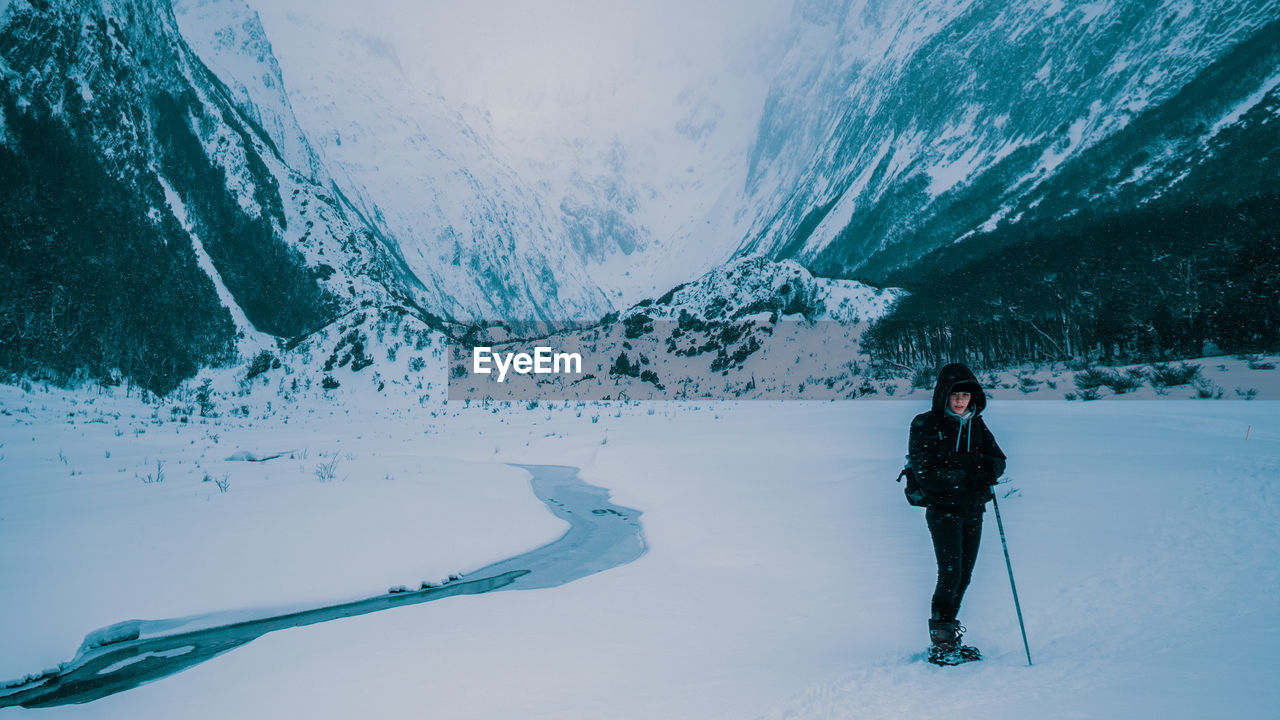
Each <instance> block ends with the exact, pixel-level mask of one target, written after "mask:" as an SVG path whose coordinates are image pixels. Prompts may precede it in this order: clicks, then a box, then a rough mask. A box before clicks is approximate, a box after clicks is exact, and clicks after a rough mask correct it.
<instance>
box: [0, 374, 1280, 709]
mask: <svg viewBox="0 0 1280 720" xmlns="http://www.w3.org/2000/svg"><path fill="white" fill-rule="evenodd" d="M925 402H926V400H925V399H924V397H923V396H920V397H908V398H901V399H895V400H879V401H868V400H856V401H846V402H835V403H816V402H780V403H774V402H741V403H707V402H703V403H632V404H629V405H623V404H618V403H613V404H609V403H599V404H589V405H585V406H581V407H579V406H577V405H572V404H571V405H569V406H568V407H562V406H559V405H556V406H553V407H548V406H547V405H542V406H539V407H534V408H532V409H530V408H526V407H497V408H489V409H482V408H478V407H473V408H470V409H463V408H461V407H458V406H457V405H456V404H449V405H447V406H443V408H439V409H437V413H436V416H434V417H433V416H431V415H430V413H428V412H427V411H425V410H423V409H420V408H414V409H409V408H399V407H395V406H393V405H378V404H375V402H374V401H372V399H371V400H370V401H369V402H367V403H366V404H364V405H359V404H356V405H349V406H347V407H345V408H343V407H341V406H336V405H335V406H333V407H329V408H324V407H318V408H316V409H317V410H318V412H316V413H311V414H304V413H302V412H301V411H297V410H296V409H295V411H294V412H292V413H289V412H287V411H283V410H282V411H280V412H277V413H276V414H275V415H273V416H271V417H269V418H266V419H253V420H248V419H244V418H237V417H220V418H204V419H201V418H191V420H190V421H189V422H174V421H171V420H168V419H165V418H163V416H155V417H153V413H154V408H153V407H152V406H150V405H147V404H144V403H141V402H139V401H137V400H136V398H124V397H117V398H111V397H109V396H107V395H101V396H99V395H96V394H93V393H86V392H83V391H82V392H78V393H75V392H67V391H61V390H48V391H46V390H42V389H40V388H39V387H35V388H32V389H31V390H30V391H26V392H24V391H23V390H21V389H19V388H15V387H9V386H4V387H0V409H2V410H3V412H2V413H0V443H3V445H2V446H0V575H3V577H4V578H5V579H6V582H5V583H3V584H2V585H0V608H3V609H4V612H3V613H2V614H0V637H3V638H4V642H3V644H2V645H0V677H3V678H11V679H15V680H16V679H19V678H22V677H24V676H25V675H27V674H32V673H39V672H41V671H42V670H44V669H46V668H53V667H55V666H56V665H57V664H58V663H60V662H64V661H66V660H68V659H69V658H70V657H71V656H72V654H73V653H74V652H75V648H77V647H78V646H79V645H80V643H81V641H82V639H83V638H84V637H85V635H86V634H87V633H90V632H91V631H94V630H95V629H97V628H103V627H106V626H109V625H112V624H115V623H118V622H121V621H125V620H129V619H132V618H141V619H161V618H184V617H190V616H194V615H202V614H206V613H236V612H242V611H248V610H250V609H253V608H262V607H273V606H275V607H298V606H309V607H313V608H314V607H317V606H322V605H326V604H334V603H339V602H343V601H347V600H351V599H353V598H367V597H370V596H374V595H379V594H383V593H386V591H387V590H388V589H389V588H393V587H398V586H401V585H403V586H406V587H407V588H410V589H413V588H417V587H419V583H421V582H432V583H433V584H439V583H441V582H445V583H446V584H445V587H447V586H448V584H447V582H446V580H447V578H448V576H449V575H451V574H459V573H461V574H462V575H463V581H466V580H470V579H472V578H473V577H477V576H476V575H474V573H475V572H476V571H477V570H479V569H482V568H484V567H485V566H486V565H489V564H492V563H496V562H499V561H501V560H503V559H504V558H509V557H512V556H514V555H519V554H520V553H524V552H527V551H530V550H533V549H536V548H539V547H541V546H543V545H545V544H547V543H550V542H553V541H555V540H556V539H557V538H559V537H561V536H562V535H563V534H564V533H565V530H566V528H567V525H566V523H565V522H564V521H563V520H560V519H557V518H556V517H555V516H554V515H552V514H550V513H548V512H547V507H546V506H545V505H544V504H543V503H542V502H540V501H539V499H538V497H537V496H536V495H535V493H534V492H531V489H530V484H529V478H530V475H529V473H528V472H526V471H525V470H522V469H520V468H518V467H514V466H512V465H510V464H508V463H529V464H534V463H545V464H554V465H568V466H574V467H577V468H579V469H580V470H579V476H580V477H581V478H582V480H583V481H585V482H587V483H590V484H591V485H595V486H599V487H604V488H608V490H609V491H610V493H611V501H612V502H613V503H616V504H617V506H620V507H625V508H634V509H635V510H637V511H639V512H641V513H643V515H641V516H640V523H641V524H642V526H643V533H644V542H645V543H646V548H647V551H646V552H644V554H643V555H641V556H639V557H638V559H636V560H634V561H633V562H629V563H626V564H622V565H618V566H617V567H612V568H610V569H606V570H604V571H602V572H598V573H594V574H590V575H587V576H585V577H581V578H578V579H574V580H573V581H571V582H567V583H565V584H559V585H556V586H554V587H543V588H539V589H530V590H529V591H527V592H499V593H487V594H482V595H469V596H463V597H450V598H445V599H441V600H440V601H439V602H432V603H428V604H425V605H424V604H415V605H409V606H406V607H400V608H396V609H392V610H387V611H385V612H378V613H373V614H366V615H361V616H358V617H349V618H343V619H335V620H332V621H330V622H325V623H321V624H315V625H310V626H307V627H299V628H294V629H287V630H281V631H279V632H272V633H270V634H267V635H264V636H262V637H259V638H258V639H256V640H254V641H253V642H249V643H247V644H245V645H243V646H242V647H239V648H237V649H235V650H233V651H231V652H227V653H225V654H222V655H219V656H217V657H214V658H213V659H211V660H209V661H207V662H204V663H202V664H199V665H196V666H195V667H192V668H191V669H188V670H186V671H184V672H181V673H178V674H176V675H173V676H170V677H165V678H162V679H159V680H157V681H155V682H151V683H148V684H145V685H142V686H141V687H138V688H136V689H132V690H129V691H126V692H121V693H118V694H115V695H111V696H108V697H105V698H102V699H100V700H96V701H94V702H92V703H89V704H84V705H68V706H62V707H57V708H52V709H42V710H24V709H21V708H14V709H8V710H5V711H4V713H5V714H6V716H12V717H20V716H25V715H27V714H29V713H30V714H32V715H34V714H36V713H39V714H40V716H42V717H92V718H126V717H127V718H168V717H189V718H225V717H230V716H242V717H301V716H308V717H319V718H348V717H368V716H377V715H400V716H411V717H417V716H423V715H428V714H429V715H432V716H439V717H449V718H501V717H531V718H541V717H545V718H566V717H575V718H576V717H582V718H605V717H608V718H750V717H778V718H781V717H787V718H833V717H850V718H853V717H857V718H899V717H943V716H945V717H984V718H1006V717H1007V718H1013V717H1026V716H1028V715H1031V714H1038V715H1044V716H1048V717H1088V718H1094V717H1096V718H1112V717H1150V716H1162V717H1187V718H1200V717H1210V716H1220V715H1222V714H1223V713H1226V714H1228V715H1230V716H1233V717H1267V716H1269V715H1270V713H1271V710H1272V709H1273V708H1274V706H1275V703H1276V701H1277V700H1280V690H1277V689H1276V687H1275V685H1274V683H1273V682H1271V680H1272V679H1273V672H1272V670H1271V667H1270V664H1269V659H1270V656H1271V654H1272V652H1273V648H1274V647H1275V646H1276V643H1277V641H1280V613H1277V611H1276V605H1275V603H1274V597H1275V595H1276V593H1277V591H1280V564H1277V562H1276V560H1277V548H1280V495H1278V493H1277V489H1276V485H1277V480H1278V479H1280V425H1277V422H1276V418H1277V417H1280V413H1277V412H1276V404H1275V403H1274V402H1272V401H1253V402H1246V401H1238V400H1237V401H1232V400H1223V401H1202V400H1174V399H1163V400H1152V401H1148V400H1103V401H1101V402H1092V403H1068V402H1062V401H1060V400H1021V399H1020V400H1018V401H1016V402H1013V401H1002V400H1001V399H1000V398H999V397H997V398H996V399H995V400H994V401H993V403H992V405H991V407H990V408H989V409H988V412H987V418H988V424H989V426H990V427H991V428H992V430H993V432H994V433H995V434H996V436H997V438H998V439H999V441H1000V443H1001V446H1002V447H1003V448H1004V449H1005V451H1006V452H1007V453H1008V454H1009V456H1010V463H1009V470H1008V472H1007V474H1006V477H1005V483H1004V484H1003V485H1001V486H1000V488H999V489H1000V494H999V498H1000V502H1001V511H1002V513H1003V518H1004V525H1005V530H1006V534H1007V539H1008V542H1009V548H1010V553H1011V556H1012V562H1013V569H1014V572H1015V574H1016V578H1017V581H1018V592H1019V596H1020V599H1021V601H1022V608H1023V611H1024V614H1025V619H1026V626H1027V634H1028V637H1029V640H1030V644H1031V653H1032V657H1033V659H1034V661H1035V665H1034V666H1033V667H1028V666H1027V664H1026V659H1025V656H1024V654H1023V648H1022V643H1021V637H1020V635H1019V633H1018V625H1017V620H1016V617H1015V614H1014V609H1013V603H1012V600H1011V595H1010V592H1009V583H1008V578H1007V575H1006V573H1005V569H1004V563H1003V558H1002V556H1001V552H1000V547H999V545H1000V542H999V537H998V535H997V534H996V528H995V523H994V522H993V520H994V518H993V516H991V514H990V513H988V518H987V520H988V522H987V527H986V528H985V529H984V533H985V537H984V540H983V548H982V552H981V555H980V557H979V560H978V566H977V570H976V572H975V576H974V582H973V585H972V587H971V588H970V591H969V593H968V595H967V596H966V599H965V603H964V606H963V608H962V611H961V619H962V620H963V622H964V624H965V625H966V626H967V627H968V628H969V632H968V634H967V635H966V641H967V642H970V643H972V644H974V645H977V646H978V647H980V648H982V650H983V651H984V653H985V654H986V656H987V659H986V660H985V661H984V662H981V663H974V664H970V665H967V666H964V667H958V668H937V667H934V666H932V665H929V664H926V663H923V662H920V661H919V660H918V659H917V658H918V653H919V652H920V650H922V649H923V648H924V647H925V646H926V644H927V633H926V628H925V619H926V618H927V616H928V607H929V594H930V592H931V591H932V585H933V573H934V569H935V568H934V561H933V557H932V550H931V547H930V543H929V538H928V533H927V531H926V529H925V526H924V520H923V517H922V516H921V512H920V511H919V510H918V509H915V508H911V507H909V506H908V505H907V504H906V502H905V501H904V500H903V498H902V494H901V489H900V486H899V485H896V484H895V483H894V482H893V478H894V476H895V475H896V474H897V470H898V468H899V467H900V465H901V461H902V456H903V454H904V452H905V447H906V430H907V425H908V423H909V422H910V419H911V417H912V416H913V415H914V414H915V413H917V412H920V411H921V410H923V409H924V404H925ZM335 408H336V409H335ZM329 413H332V414H329ZM271 456H275V457H271ZM269 457H271V459H266V458H269ZM230 458H241V459H230ZM206 478H208V479H207V480H206ZM512 589H516V588H514V587H513V588H512ZM179 649H180V648H179ZM177 650H178V649H175V650H174V651H173V652H175V653H176V652H177ZM175 657H177V656H176V655H175Z"/></svg>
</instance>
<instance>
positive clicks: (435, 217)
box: [174, 0, 636, 322]
mask: <svg viewBox="0 0 1280 720" xmlns="http://www.w3.org/2000/svg"><path fill="white" fill-rule="evenodd" d="M174 9H175V11H176V13H177V15H178V18H179V23H180V27H181V29H182V31H183V33H184V35H185V37H186V38H187V41H188V42H189V43H191V45H192V47H193V48H194V49H195V51H196V52H197V53H198V54H199V56H200V57H201V58H202V59H203V60H204V61H205V63H206V64H207V65H208V66H209V67H210V68H212V69H213V70H214V71H215V72H216V73H217V75H218V77H219V78H221V79H222V80H223V81H224V82H225V83H226V84H227V85H228V86H229V87H231V88H233V94H234V96H235V99H236V102H237V105H239V106H241V107H245V108H247V112H248V113H249V114H250V115H252V116H255V117H261V118H264V119H265V122H264V128H266V131H267V133H268V134H269V135H270V136H271V137H272V138H274V139H275V142H276V143H277V144H278V145H279V146H280V147H281V148H285V149H286V150H287V149H288V148H305V150H302V149H299V150H296V151H294V152H292V153H290V152H285V155H286V157H293V158H296V160H294V161H293V162H296V163H298V164H296V165H294V166H295V167H296V168H299V169H300V170H301V171H302V172H305V173H316V174H318V175H319V176H320V177H321V178H322V179H323V180H327V181H329V182H330V183H331V184H332V185H333V186H334V187H335V188H337V189H338V190H339V191H340V192H341V193H342V194H343V195H344V196H345V197H347V198H349V199H350V201H351V203H352V204H353V205H354V206H355V207H356V208H358V210H359V214H360V215H361V217H362V218H364V219H365V221H366V222H367V223H368V224H369V225H370V226H373V227H376V228H377V229H378V232H379V234H380V236H381V237H383V238H384V239H385V240H386V243H387V246H388V247H390V248H391V249H392V250H393V251H394V253H395V254H396V255H397V256H398V257H400V258H402V259H403V262H404V263H405V267H406V268H407V269H408V270H409V271H410V274H411V276H412V281H411V282H410V286H411V288H412V290H413V293H414V295H415V299H416V300H417V301H418V302H420V303H421V304H422V305H423V306H425V307H428V308H430V309H431V310H433V311H434V312H437V313H439V314H442V315H447V316H449V317H453V318H458V319H460V320H505V321H509V322H519V321H527V320H564V319H584V318H594V317H599V316H600V315H602V314H604V313H605V312H606V311H608V309H609V308H610V304H609V301H608V299H607V298H606V297H605V294H604V293H603V292H602V291H601V290H600V288H599V286H598V285H597V284H596V282H594V281H593V280H592V278H591V277H589V275H588V273H587V271H586V268H585V261H586V260H587V259H589V258H590V257H592V256H593V255H595V254H601V253H607V252H609V251H610V248H607V247H600V246H597V245H593V244H592V243H596V242H598V241H599V239H600V236H601V235H606V234H607V235H608V237H609V238H610V239H611V241H614V242H616V243H617V244H621V245H627V244H628V243H631V242H633V241H631V240H629V239H628V238H629V237H630V236H632V235H634V234H635V233H636V230H635V228H634V227H632V226H631V224H630V222H629V220H628V219H627V211H626V209H625V197H622V196H619V195H616V194H615V195H614V196H612V197H610V198H609V200H610V201H611V206H610V208H608V209H605V210H602V209H600V208H599V207H598V206H597V204H596V198H586V202H577V203H574V204H572V206H571V207H570V208H569V209H568V210H566V211H564V213H563V215H564V216H566V217H569V218H570V219H571V220H572V222H566V221H565V220H564V219H563V218H562V211H561V208H559V207H556V206H555V205H554V204H549V203H548V198H547V197H546V196H545V193H542V192H541V191H540V190H539V189H538V188H537V187H535V183H534V182H533V181H531V180H530V179H529V178H526V177H524V176H522V175H520V174H519V173H517V172H515V171H514V170H513V169H512V168H511V167H510V166H509V165H507V163H505V162H504V161H503V160H502V159H501V158H500V157H499V156H498V154H497V153H495V151H494V148H493V147H492V142H491V140H490V139H489V138H487V137H486V135H485V134H484V132H483V130H482V129H480V130H478V129H477V128H476V127H474V126H473V125H472V124H470V123H468V122H467V121H466V120H465V119H464V118H463V117H462V115H461V114H460V113H459V112H458V111H457V109H456V108H453V107H450V106H448V105H447V104H446V103H445V102H444V101H443V100H441V99H440V98H439V97H434V96H431V95H429V94H425V93H418V92H417V91H416V90H415V88H414V87H413V85H412V83H411V82H410V81H409V80H408V79H407V78H406V76H405V73H404V68H402V67H401V64H400V60H399V58H398V57H397V55H396V51H395V48H394V47H393V46H392V45H390V44H389V43H387V42H385V41H384V40H382V39H380V38H379V37H375V36H371V35H366V34H362V33H361V32H359V31H358V28H352V27H348V26H345V25H343V24H341V23H339V22H337V21H336V20H335V19H334V17H333V14H332V11H333V8H332V7H329V8H317V9H315V12H310V9H309V8H306V7H303V8H300V9H297V11H296V12H292V11H291V12H290V13H289V15H288V18H287V23H286V24H285V25H284V26H283V27H280V26H277V27H275V30H276V31H277V32H275V33H274V34H273V35H270V36H269V35H268V34H267V32H266V30H264V28H263V25H262V22H261V20H260V19H259V16H258V14H257V12H255V11H254V10H253V9H251V8H250V7H249V6H248V5H247V4H246V3H245V2H244V1H243V0H180V1H179V2H176V3H175V4H174ZM352 12H358V10H356V9H354V8H353V9H352ZM278 58H282V60H281V62H284V64H285V66H286V67H287V68H290V69H291V70H292V72H290V73H287V74H286V76H285V77H283V78H282V77H281V71H280V66H279V64H278V63H277V60H278ZM317 158H319V159H320V160H319V162H317V161H316V159H317ZM317 165H319V167H317ZM605 190H606V191H607V190H608V189H607V188H606V189H605ZM593 231H596V232H593ZM614 238H616V240H613V239H614ZM613 249H614V250H616V248H613Z"/></svg>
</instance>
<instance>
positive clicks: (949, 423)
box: [909, 363, 1005, 510]
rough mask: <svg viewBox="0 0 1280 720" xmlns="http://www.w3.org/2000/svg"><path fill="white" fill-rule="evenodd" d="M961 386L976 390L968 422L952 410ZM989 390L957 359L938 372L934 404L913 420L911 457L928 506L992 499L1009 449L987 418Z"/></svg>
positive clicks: (974, 505)
mask: <svg viewBox="0 0 1280 720" xmlns="http://www.w3.org/2000/svg"><path fill="white" fill-rule="evenodd" d="M956 390H967V391H968V392H969V393H970V400H969V410H970V411H972V414H971V415H970V417H969V418H968V420H966V421H963V422H962V421H961V419H960V418H959V417H957V416H956V415H954V414H952V413H951V412H950V411H949V410H948V409H947V398H948V396H950V394H951V393H952V392H954V391H956ZM986 407H987V394H986V393H985V392H983V390H982V386H981V385H979V384H978V378H977V377H976V376H974V374H973V373H972V372H970V370H969V368H967V367H965V366H964V365H961V364H960V363H952V364H950V365H948V366H946V367H944V368H943V369H942V372H941V373H939V374H938V384H937V386H936V387H934V389H933V408H932V409H930V410H929V411H928V412H925V413H921V414H919V415H917V416H916V417H915V419H914V420H912V421H911V439H910V442H909V453H910V454H909V458H910V462H911V467H912V469H913V470H914V471H915V474H916V480H917V482H919V484H920V487H922V488H924V490H925V492H926V493H928V496H927V498H926V500H927V503H928V505H930V506H937V507H943V508H949V509H960V510H963V509H975V510H976V509H979V508H981V507H983V506H984V505H985V504H986V503H987V501H988V500H990V499H991V486H992V485H994V484H995V483H996V480H997V479H998V478H999V477H1000V476H1001V475H1002V474H1004V466H1005V454H1004V452H1003V451H1002V450H1001V449H1000V446H999V445H997V444H996V439H995V437H994V436H993V435H992V434H991V431H990V430H988V429H987V425H986V423H985V422H983V420H982V411H983V410H984V409H986Z"/></svg>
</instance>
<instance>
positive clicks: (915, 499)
mask: <svg viewBox="0 0 1280 720" xmlns="http://www.w3.org/2000/svg"><path fill="white" fill-rule="evenodd" d="M904 477H905V478H906V479H907V484H906V487H904V488H903V489H902V492H903V494H904V495H906V496H907V504H908V505H911V506H913V507H925V506H926V505H928V504H929V503H928V502H927V495H926V493H925V491H924V488H922V487H920V483H919V481H917V480H916V472H915V470H912V469H911V463H910V462H909V461H908V463H907V464H906V466H904V467H903V468H902V472H900V473H898V479H897V482H902V478H904Z"/></svg>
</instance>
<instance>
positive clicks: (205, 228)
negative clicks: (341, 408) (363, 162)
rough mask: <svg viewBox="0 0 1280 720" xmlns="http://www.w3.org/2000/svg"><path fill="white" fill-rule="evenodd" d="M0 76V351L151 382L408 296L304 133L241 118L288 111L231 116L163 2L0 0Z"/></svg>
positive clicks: (17, 358)
mask: <svg viewBox="0 0 1280 720" xmlns="http://www.w3.org/2000/svg"><path fill="white" fill-rule="evenodd" d="M267 71H268V75H269V74H270V68H269V66H268V70H267ZM0 76H2V77H3V82H2V83H0V108H3V110H2V117H0V181H3V184H4V187H5V190H6V193H7V194H8V195H9V197H10V200H9V201H6V203H5V204H4V210H3V213H0V214H2V217H0V231H2V233H3V237H4V245H3V246H4V254H3V256H2V257H0V270H3V272H4V276H5V282H4V283H3V286H4V289H3V290H0V306H2V307H3V310H4V312H3V313H0V317H3V321H0V322H3V327H0V337H3V338H4V342H3V343H0V354H3V358H0V360H3V364H4V366H6V367H8V368H10V369H14V370H18V371H26V372H33V373H36V374H51V375H52V376H53V377H55V378H62V379H65V378H66V377H68V376H69V375H71V374H74V373H76V372H80V371H86V372H88V374H89V375H90V376H91V377H94V378H100V379H104V380H106V381H110V382H119V381H121V380H123V379H126V378H127V379H129V380H131V381H133V382H136V383H140V384H142V385H143V386H144V387H147V388H149V389H152V390H157V391H161V392H164V391H166V390H167V389H168V388H170V387H172V385H173V384H174V383H175V382H177V381H178V380H179V379H181V378H183V377H187V376H189V375H190V374H192V373H193V372H194V371H195V370H196V369H198V368H199V367H200V366H202V365H206V364H210V363H217V362H221V361H223V360H226V359H229V358H231V357H233V356H234V355H235V354H236V351H237V350H238V351H239V353H240V354H241V355H244V354H247V353H249V352H252V351H253V350H254V349H256V348H260V347H263V346H269V345H273V344H274V338H277V337H283V338H288V337H295V336H299V335H303V334H306V333H308V332H310V331H312V330H314V329H315V328H316V327H319V326H322V325H324V324H325V323H327V322H329V321H331V320H332V319H333V318H334V317H336V316H338V315H340V314H341V313H343V312H346V311H348V310H350V309H351V308H354V307H357V306H361V305H380V304H383V303H385V302H388V301H389V300H391V299H393V298H396V297H402V298H404V297H406V296H407V290H406V288H407V285H408V283H410V282H411V281H412V275H411V274H410V273H409V272H408V271H407V269H406V268H404V266H403V264H402V263H401V262H400V261H399V259H398V258H397V257H396V255H395V248H394V247H393V246H388V245H386V244H384V243H383V242H381V239H380V237H379V235H378V233H377V229H376V228H374V227H370V226H369V225H367V224H366V223H365V222H364V221H363V219H362V218H361V217H360V216H359V213H358V212H354V210H355V208H353V206H351V204H350V203H348V202H346V201H345V199H344V198H343V197H342V195H341V193H340V192H339V191H338V190H337V189H336V188H335V187H333V185H332V184H331V183H328V182H327V181H326V180H327V179H326V178H325V177H324V175H323V172H322V169H320V168H318V167H317V165H316V163H315V157H314V154H312V153H311V152H310V151H309V150H308V148H307V146H306V145H305V143H303V142H295V143H287V142H281V143H277V142H276V141H275V139H273V136H272V135H271V134H269V133H268V132H266V131H265V130H264V129H263V128H264V126H263V125H261V124H259V123H260V122H261V123H265V124H266V126H268V127H272V128H275V129H277V130H278V129H279V128H281V127H287V126H288V125H289V123H291V119H290V118H289V117H288V113H287V112H283V111H282V112H277V113H275V114H272V113H269V112H265V111H261V110H259V111H257V112H245V111H242V110H241V107H240V104H239V103H238V102H237V100H238V99H240V98H242V97H243V92H241V93H240V95H239V96H237V93H236V92H235V91H233V90H232V89H230V88H228V86H227V85H225V84H224V83H223V82H221V81H220V80H219V78H218V77H217V76H215V75H214V74H213V73H212V72H210V71H209V69H208V68H207V67H206V66H205V65H204V64H203V63H201V62H200V60H199V59H198V58H197V57H196V56H195V54H194V53H193V52H192V51H191V49H190V48H189V46H188V45H187V44H186V42H185V41H184V40H183V38H182V36H181V34H180V33H179V32H178V28H177V25H176V22H175V20H174V16H173V13H172V11H171V9H170V6H169V3H168V2H164V1H162V0H112V1H109V2H89V1H87V0H56V1H53V2H40V3H35V4H29V3H6V4H5V6H4V7H3V8H0ZM266 105H267V104H266V103H263V104H260V105H259V107H263V106H266ZM295 166H296V167H295ZM237 338H238V340H237Z"/></svg>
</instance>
